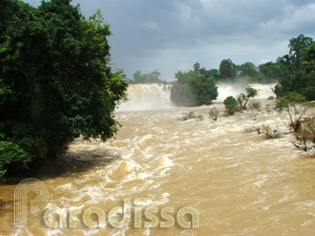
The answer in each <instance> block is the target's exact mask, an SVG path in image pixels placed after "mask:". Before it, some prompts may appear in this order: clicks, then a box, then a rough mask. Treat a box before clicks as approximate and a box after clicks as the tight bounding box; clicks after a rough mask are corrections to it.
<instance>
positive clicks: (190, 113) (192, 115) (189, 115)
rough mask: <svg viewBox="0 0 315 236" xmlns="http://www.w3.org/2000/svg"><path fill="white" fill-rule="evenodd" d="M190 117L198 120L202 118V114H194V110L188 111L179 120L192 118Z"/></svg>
mask: <svg viewBox="0 0 315 236" xmlns="http://www.w3.org/2000/svg"><path fill="white" fill-rule="evenodd" d="M192 119H198V120H203V119H204V118H203V116H202V115H201V114H199V115H196V114H195V112H193V111H190V112H188V113H186V114H184V115H183V116H182V117H181V118H179V120H181V121H186V120H192Z"/></svg>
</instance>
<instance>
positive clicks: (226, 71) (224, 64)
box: [219, 59, 236, 79]
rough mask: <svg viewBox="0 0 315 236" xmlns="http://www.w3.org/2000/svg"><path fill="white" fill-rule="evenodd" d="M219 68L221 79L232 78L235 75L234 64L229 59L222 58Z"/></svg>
mask: <svg viewBox="0 0 315 236" xmlns="http://www.w3.org/2000/svg"><path fill="white" fill-rule="evenodd" d="M219 70H220V75H221V77H222V78H223V79H233V78H234V77H235V76H236V65H235V64H234V63H233V62H232V60H231V59H225V60H222V61H221V63H220V69H219Z"/></svg>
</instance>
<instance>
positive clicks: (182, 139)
mask: <svg viewBox="0 0 315 236" xmlns="http://www.w3.org/2000/svg"><path fill="white" fill-rule="evenodd" d="M260 102H261V103H262V109H261V110H260V111H258V110H251V109H248V110H247V111H245V112H243V113H237V114H235V115H234V116H231V117H228V116H226V115H225V114H224V107H223V105H222V104H215V105H213V106H211V107H214V106H215V107H217V109H218V110H220V114H219V118H218V121H217V122H212V120H211V119H210V118H209V116H208V112H209V109H210V108H211V107H209V106H203V107H197V108H169V109H164V110H156V111H133V112H130V111H126V112H117V113H116V118H117V120H118V121H119V122H120V123H121V124H122V127H121V128H120V130H119V132H118V134H117V135H116V136H115V138H112V139H110V140H108V141H106V142H105V143H104V142H100V141H99V140H92V141H84V140H82V139H77V140H75V141H74V142H73V143H72V144H71V145H70V146H69V149H68V150H67V152H66V154H65V155H63V156H62V157H60V158H59V159H58V160H57V161H55V162H54V163H53V164H52V165H51V166H47V167H45V168H44V169H43V171H42V173H41V180H42V181H43V183H44V184H45V185H46V186H47V188H48V191H49V196H50V199H49V203H48V204H47V206H46V207H45V208H44V209H43V210H42V211H38V212H36V213H34V214H31V213H29V214H28V215H27V221H28V223H27V226H25V227H22V228H20V229H14V228H13V222H14V214H13V212H14V205H13V202H14V198H13V195H14V189H15V187H16V185H13V184H6V185H1V186H0V192H1V195H0V196H1V197H0V207H1V208H0V209H1V213H0V219H1V222H3V224H1V225H0V234H1V235H170V236H173V235H229V236H232V235H233V236H234V235H274V236H278V235H314V234H315V162H314V160H313V159H310V158H307V157H305V156H304V155H303V153H302V152H301V151H299V150H297V149H296V148H295V147H294V146H293V145H292V143H291V142H292V141H293V140H294V137H293V135H292V134H290V132H289V130H288V127H287V119H288V117H287V115H286V114H285V113H282V114H279V113H278V112H276V111H274V109H273V103H274V101H273V100H266V99H261V100H260ZM188 112H194V113H195V114H197V115H200V116H202V117H203V119H188V120H183V119H182V117H183V116H185V114H187V113H188ZM261 125H270V126H271V127H272V128H274V129H277V130H279V131H280V132H282V133H283V135H282V137H281V138H279V139H265V137H264V135H258V134H256V133H246V132H244V130H245V128H247V127H250V126H261ZM28 197H29V198H30V199H31V198H32V196H28ZM124 199H130V201H131V209H135V207H136V206H137V207H138V208H140V209H141V219H142V222H140V223H141V225H140V227H138V228H137V227H135V225H134V223H135V219H134V211H133V210H132V211H131V212H132V213H131V220H130V222H129V224H128V226H127V227H124V228H122V229H117V228H115V227H112V226H110V224H108V221H106V226H105V227H101V228H97V229H89V228H87V227H86V226H84V224H83V223H82V217H81V216H79V217H78V222H79V223H77V225H76V228H70V227H69V226H67V227H64V228H57V229H50V228H49V227H47V226H45V222H44V220H43V215H44V210H47V209H49V208H52V207H54V206H56V207H59V208H61V209H69V208H76V209H82V211H83V210H84V209H87V208H89V207H98V208H100V209H103V210H104V211H105V213H106V216H107V215H108V212H109V211H110V210H111V209H112V208H113V207H116V206H123V201H124ZM150 207H157V208H158V213H157V214H156V216H157V217H158V218H159V222H162V221H163V220H164V219H162V218H161V217H160V212H161V210H162V209H163V208H165V207H172V208H173V209H174V212H173V213H172V214H171V215H172V216H174V219H175V224H174V226H172V227H169V228H161V227H160V226H157V227H155V228H145V227H144V225H143V223H144V222H146V221H148V219H147V218H146V217H145V216H144V211H145V210H146V209H148V208H150ZM183 207H191V208H194V209H196V210H197V211H198V212H199V226H198V227H196V228H189V229H184V228H182V227H181V226H180V225H179V224H178V222H176V213H177V212H178V211H179V210H180V209H182V208H183ZM185 219H186V221H190V220H191V218H189V217H188V218H185ZM164 221H165V220H164Z"/></svg>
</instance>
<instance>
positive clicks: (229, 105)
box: [223, 96, 237, 115]
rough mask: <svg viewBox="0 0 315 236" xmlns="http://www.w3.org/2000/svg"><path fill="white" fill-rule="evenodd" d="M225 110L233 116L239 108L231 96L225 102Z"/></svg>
mask: <svg viewBox="0 0 315 236" xmlns="http://www.w3.org/2000/svg"><path fill="white" fill-rule="evenodd" d="M223 104H224V106H225V109H226V110H227V111H228V113H229V114H230V115H233V114H234V112H235V108H236V106H237V101H236V99H235V98H234V97H232V96H229V97H227V98H226V99H225V100H224V102H223Z"/></svg>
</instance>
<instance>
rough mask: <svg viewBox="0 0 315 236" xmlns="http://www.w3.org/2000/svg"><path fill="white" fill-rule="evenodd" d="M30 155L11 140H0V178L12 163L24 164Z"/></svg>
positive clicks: (28, 160)
mask: <svg viewBox="0 0 315 236" xmlns="http://www.w3.org/2000/svg"><path fill="white" fill-rule="evenodd" d="M30 161H31V157H30V155H29V154H28V153H26V152H25V151H24V150H23V149H22V148H21V147H20V146H19V145H17V144H14V143H12V142H7V141H0V178H2V177H3V175H4V174H5V173H6V172H7V171H8V169H9V167H10V166H12V165H20V166H21V165H24V166H25V165H26V163H28V162H30Z"/></svg>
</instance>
